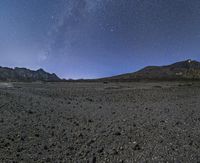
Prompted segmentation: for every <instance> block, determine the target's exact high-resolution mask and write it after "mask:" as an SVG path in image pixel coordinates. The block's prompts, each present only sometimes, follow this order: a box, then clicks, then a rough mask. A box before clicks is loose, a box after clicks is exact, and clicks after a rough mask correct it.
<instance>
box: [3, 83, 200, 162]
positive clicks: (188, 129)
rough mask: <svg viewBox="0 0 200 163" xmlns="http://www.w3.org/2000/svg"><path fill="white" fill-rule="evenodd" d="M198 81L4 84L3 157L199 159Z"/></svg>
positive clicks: (49, 159) (16, 159)
mask: <svg viewBox="0 0 200 163" xmlns="http://www.w3.org/2000/svg"><path fill="white" fill-rule="evenodd" d="M199 135H200V83H197V82H195V83H178V82H171V83H169V82H168V83H167V82H162V83H161V82H160V83H136V82H133V83H106V82H105V83H100V82H99V83H84V82H83V83H12V84H8V86H7V85H6V84H5V83H4V84H1V86H0V162H2V163H4V162H5V163H7V162H20V163H21V162H24V163H26V162H67V163H68V162H69V163H70V162H81V163H82V162H91V163H95V162H114V163H118V162H124V163H131V162H146V161H148V162H167V161H168V162H198V161H200V136H199Z"/></svg>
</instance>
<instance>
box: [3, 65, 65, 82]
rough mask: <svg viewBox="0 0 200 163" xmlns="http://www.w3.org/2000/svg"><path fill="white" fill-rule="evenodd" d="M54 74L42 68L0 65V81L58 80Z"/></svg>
mask: <svg viewBox="0 0 200 163" xmlns="http://www.w3.org/2000/svg"><path fill="white" fill-rule="evenodd" d="M60 80H61V79H60V78H59V77H58V76H57V75H56V74H54V73H53V74H50V73H48V72H45V71H44V70H43V69H38V70H36V71H33V70H29V69H27V68H18V67H16V68H14V69H12V68H7V67H0V81H60Z"/></svg>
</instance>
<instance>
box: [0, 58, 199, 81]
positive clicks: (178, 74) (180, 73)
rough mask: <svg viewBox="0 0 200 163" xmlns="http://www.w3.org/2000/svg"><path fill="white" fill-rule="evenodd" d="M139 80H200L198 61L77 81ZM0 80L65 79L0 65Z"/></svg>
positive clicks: (54, 75) (41, 71) (38, 71)
mask: <svg viewBox="0 0 200 163" xmlns="http://www.w3.org/2000/svg"><path fill="white" fill-rule="evenodd" d="M140 80H158V81H161V80H163V81H165V80H166V81H171V80H200V62H198V61H195V60H191V59H188V60H185V61H181V62H176V63H174V64H171V65H166V66H147V67H145V68H143V69H141V70H139V71H137V72H133V73H127V74H122V75H117V76H112V77H107V78H101V79H97V80H78V81H140ZM0 81H54V82H55V81H67V80H62V79H60V78H59V77H58V76H57V75H56V74H54V73H53V74H50V73H48V72H45V71H44V70H43V69H39V70H36V71H33V70H29V69H26V68H18V67H16V68H14V69H12V68H7V67H0ZM70 81H75V80H70Z"/></svg>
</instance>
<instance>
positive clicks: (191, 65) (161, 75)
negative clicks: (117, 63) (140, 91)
mask: <svg viewBox="0 0 200 163" xmlns="http://www.w3.org/2000/svg"><path fill="white" fill-rule="evenodd" d="M104 79H107V80H120V81H121V80H126V81H129V80H130V81H132V80H200V62H198V61H195V60H191V59H188V60H186V61H181V62H176V63H174V64H171V65H167V66H148V67H145V68H143V69H141V70H139V71H137V72H134V73H127V74H122V75H117V76H113V77H109V78H104Z"/></svg>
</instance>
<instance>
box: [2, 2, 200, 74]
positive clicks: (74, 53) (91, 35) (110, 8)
mask: <svg viewBox="0 0 200 163" xmlns="http://www.w3.org/2000/svg"><path fill="white" fill-rule="evenodd" d="M189 58H191V59H194V60H200V0H0V66H6V67H27V68H30V69H34V70H36V69H39V68H43V69H45V70H46V71H49V72H55V73H56V74H57V75H58V76H60V77H62V78H98V77H104V76H111V75H117V74H121V73H126V72H134V71H136V70H138V69H140V68H142V67H144V66H147V65H164V64H169V63H173V62H176V61H180V60H186V59H189Z"/></svg>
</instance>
